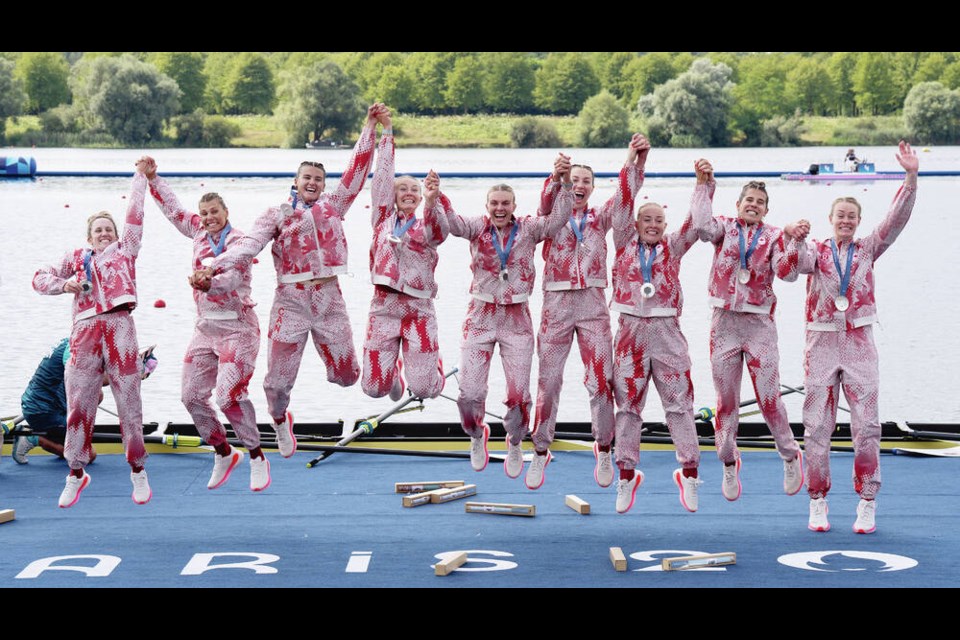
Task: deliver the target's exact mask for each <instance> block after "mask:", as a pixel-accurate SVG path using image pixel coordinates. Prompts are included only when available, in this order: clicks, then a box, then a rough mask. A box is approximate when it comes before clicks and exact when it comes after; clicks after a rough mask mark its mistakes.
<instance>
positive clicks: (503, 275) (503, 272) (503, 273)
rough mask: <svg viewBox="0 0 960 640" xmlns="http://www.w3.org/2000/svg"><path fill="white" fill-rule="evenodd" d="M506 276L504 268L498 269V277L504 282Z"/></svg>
mask: <svg viewBox="0 0 960 640" xmlns="http://www.w3.org/2000/svg"><path fill="white" fill-rule="evenodd" d="M507 277H508V274H507V270H506V269H500V279H501V280H503V281H504V282H506V281H507Z"/></svg>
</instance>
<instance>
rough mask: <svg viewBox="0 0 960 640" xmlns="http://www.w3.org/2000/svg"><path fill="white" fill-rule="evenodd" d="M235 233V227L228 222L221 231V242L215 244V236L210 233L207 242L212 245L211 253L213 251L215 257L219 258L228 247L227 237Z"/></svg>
mask: <svg viewBox="0 0 960 640" xmlns="http://www.w3.org/2000/svg"><path fill="white" fill-rule="evenodd" d="M231 231H233V227H231V226H230V223H229V222H228V223H227V224H226V226H224V227H223V229H221V230H220V241H219V242H214V241H213V236H211V235H210V234H209V233H208V234H207V242H209V243H210V251H213V255H214V256H218V255H220V254H221V253H223V248H224V247H225V246H227V236H228V235H230V232H231Z"/></svg>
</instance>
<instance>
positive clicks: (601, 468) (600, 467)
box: [593, 442, 613, 487]
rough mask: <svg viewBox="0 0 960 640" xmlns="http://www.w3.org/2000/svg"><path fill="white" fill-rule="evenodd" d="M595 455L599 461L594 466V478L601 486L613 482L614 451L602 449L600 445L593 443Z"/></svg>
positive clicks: (606, 485) (607, 485)
mask: <svg viewBox="0 0 960 640" xmlns="http://www.w3.org/2000/svg"><path fill="white" fill-rule="evenodd" d="M593 457H594V458H596V460H597V463H596V464H595V465H594V467H593V479H594V480H596V481H597V484H598V485H600V486H601V487H609V486H610V485H611V484H613V452H612V451H600V445H598V444H597V443H596V442H594V443H593Z"/></svg>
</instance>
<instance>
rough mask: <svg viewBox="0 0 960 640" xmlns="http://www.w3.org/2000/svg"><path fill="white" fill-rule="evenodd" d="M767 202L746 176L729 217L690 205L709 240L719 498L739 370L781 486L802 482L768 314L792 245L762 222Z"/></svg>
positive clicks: (731, 456)
mask: <svg viewBox="0 0 960 640" xmlns="http://www.w3.org/2000/svg"><path fill="white" fill-rule="evenodd" d="M769 204H770V199H769V196H768V195H767V187H766V184H765V183H763V182H759V181H755V180H751V181H750V182H748V183H747V184H745V185H744V186H743V188H742V189H741V191H740V197H739V198H738V200H737V203H736V208H737V217H735V218H729V217H724V216H716V217H714V216H713V215H712V213H711V208H710V207H706V208H695V209H694V211H693V215H694V218H693V219H694V224H695V225H696V227H697V230H698V232H699V235H700V240H702V241H704V242H710V243H712V244H713V245H714V250H715V252H714V256H713V265H712V267H711V269H710V276H709V278H710V279H709V285H708V295H709V304H710V306H712V307H713V318H712V320H711V324H710V365H711V368H712V370H713V384H714V387H715V388H716V392H717V415H716V417H715V421H714V428H715V431H716V443H717V457H719V458H720V461H721V462H722V463H723V465H724V466H723V480H722V484H721V490H722V493H723V496H724V497H725V498H726V499H727V500H730V501H734V500H736V499H738V498H739V497H740V492H741V489H742V487H741V484H740V467H741V465H742V462H741V459H740V452H739V450H738V448H737V432H738V430H739V416H738V411H739V406H740V381H741V379H742V376H743V367H744V365H746V367H747V372H748V373H749V375H750V379H751V380H752V382H753V388H754V391H755V392H756V394H757V400H758V404H759V409H760V411H761V412H762V414H763V418H764V420H765V421H766V423H767V425H768V426H769V428H770V432H771V433H772V434H773V438H774V441H775V442H776V447H777V451H778V452H779V454H780V458H781V459H782V460H783V489H784V491H785V492H786V493H787V494H788V495H794V494H796V493H797V492H798V491H800V489H801V487H802V486H803V458H802V454H801V451H800V446H799V445H798V444H797V440H796V438H794V437H793V431H792V430H791V428H790V421H789V420H788V419H787V408H786V406H785V405H784V403H783V400H782V399H781V398H780V353H779V350H778V349H777V325H776V322H775V321H774V318H773V314H774V311H775V310H776V305H777V297H776V294H775V293H774V291H773V279H774V277H777V278H780V279H781V280H785V281H787V282H793V281H795V280H796V279H797V276H798V272H797V248H798V245H799V243H798V242H796V241H794V242H792V243H789V245H788V243H787V242H786V240H785V238H784V235H783V231H782V230H781V229H779V228H778V227H774V226H772V225H769V224H766V222H765V218H766V216H767V214H768V212H769Z"/></svg>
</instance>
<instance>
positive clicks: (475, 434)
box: [437, 157, 573, 478]
mask: <svg viewBox="0 0 960 640" xmlns="http://www.w3.org/2000/svg"><path fill="white" fill-rule="evenodd" d="M553 176H554V178H553V180H551V182H552V184H551V185H550V187H551V189H553V191H554V192H555V193H556V192H559V193H558V194H556V195H555V196H554V199H553V208H552V210H551V212H550V215H548V216H525V217H522V218H518V217H517V216H516V215H515V212H516V209H517V201H516V195H515V193H514V190H513V188H512V187H510V186H509V185H506V184H497V185H494V186H493V187H491V188H490V189H489V191H488V192H487V202H486V210H487V215H484V216H474V217H463V216H460V215H458V214H457V213H456V212H455V211H454V209H453V207H452V206H451V204H450V201H449V199H448V198H447V197H446V196H445V195H444V194H442V193H441V194H440V195H439V196H438V198H437V201H438V203H439V206H441V207H442V209H443V213H444V215H446V216H447V222H448V224H449V228H450V233H451V234H453V235H455V236H458V237H460V238H464V239H465V240H468V241H469V242H470V255H471V262H470V268H471V270H472V272H473V282H472V283H471V285H470V295H471V300H470V303H469V305H468V306H467V317H466V319H465V320H464V323H463V343H462V345H461V350H460V395H459V397H458V398H457V406H458V407H459V410H460V421H461V425H462V426H463V430H464V431H465V432H466V433H467V435H469V436H470V438H471V444H470V463H471V465H472V466H473V469H474V470H475V471H483V470H484V469H485V468H486V466H487V462H488V460H489V457H488V449H487V441H488V439H489V438H490V427H489V425H487V424H486V423H485V422H484V410H485V407H486V401H487V380H488V377H489V374H490V361H491V359H492V357H493V349H494V347H495V346H496V345H498V344H499V345H500V347H499V348H500V359H501V361H502V364H503V372H504V376H505V377H506V383H507V389H506V392H507V397H506V399H505V400H504V404H505V405H506V407H507V412H506V414H505V415H504V418H503V426H504V429H505V430H506V432H507V438H506V440H507V457H506V459H505V460H504V472H505V473H506V474H507V476H509V477H510V478H517V477H519V476H520V474H521V473H522V472H523V450H522V448H521V443H522V441H523V438H524V436H526V435H527V430H528V428H529V424H530V404H531V398H530V367H531V364H532V361H533V323H532V320H531V318H530V308H529V306H528V304H527V300H528V299H529V297H530V294H531V293H532V292H533V286H534V281H535V279H536V271H535V269H534V251H535V249H536V246H537V244H538V243H540V242H542V241H544V240H545V239H547V238H549V237H552V236H553V235H554V234H555V233H556V232H557V231H558V230H559V229H560V227H562V226H563V225H565V224H566V223H567V222H568V221H569V220H570V214H571V212H572V211H573V183H572V182H571V181H570V161H569V159H565V158H563V157H560V158H558V159H557V160H556V162H555V163H554V173H553Z"/></svg>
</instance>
